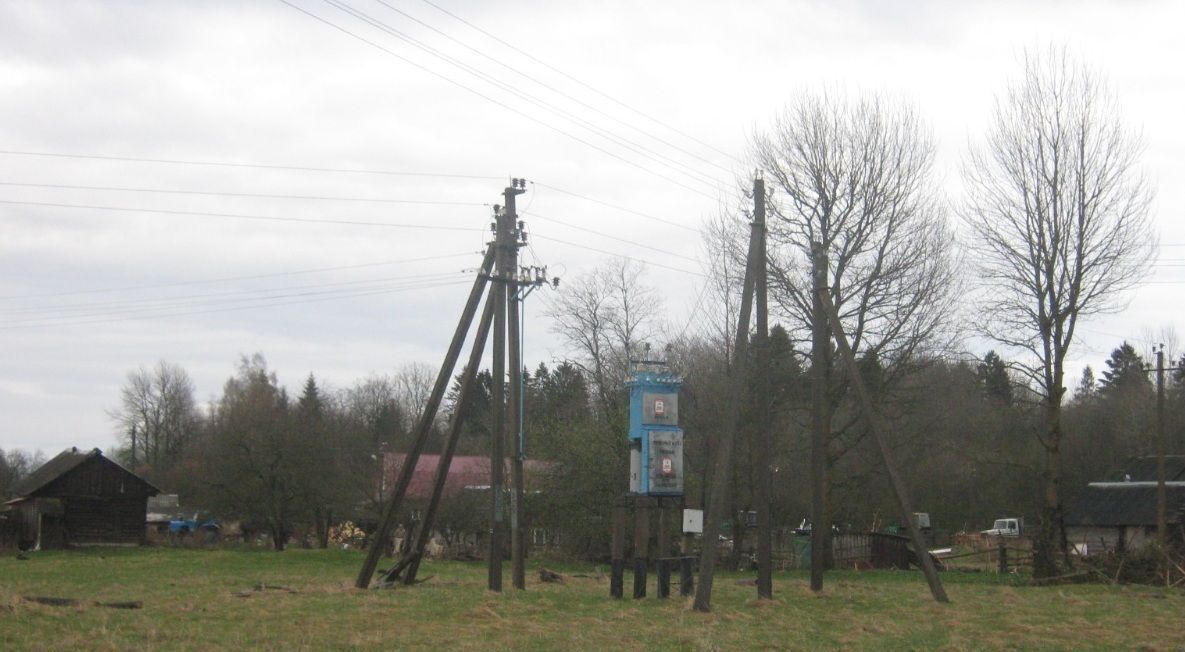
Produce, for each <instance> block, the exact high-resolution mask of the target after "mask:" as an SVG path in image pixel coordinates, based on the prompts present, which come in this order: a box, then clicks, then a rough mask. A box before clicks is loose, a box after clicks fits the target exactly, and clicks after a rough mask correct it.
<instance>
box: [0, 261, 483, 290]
mask: <svg viewBox="0 0 1185 652" xmlns="http://www.w3.org/2000/svg"><path fill="white" fill-rule="evenodd" d="M472 255H473V253H472V252H464V253H457V254H442V255H439V256H423V257H420V258H404V259H402V260H385V261H379V262H374V263H358V264H356V265H337V266H334V267H314V268H310V269H296V270H292V271H288V272H273V273H270V274H252V275H249V276H224V277H221V278H213V279H206V280H200V281H179V282H176V283H159V284H155V285H132V286H123V287H115V288H97V289H91V290H71V291H69V292H54V293H47V294H25V295H15V296H7V297H0V300H5V301H8V300H14V299H41V298H49V297H64V296H73V295H79V294H101V293H105V292H128V291H133V290H155V289H159V288H171V287H180V286H186V285H205V284H210V283H226V282H230V281H250V280H256V279H262V278H275V277H279V276H295V275H297V274H315V273H319V272H337V271H342V270H347V269H362V268H365V267H380V266H383V265H400V264H403V263H419V262H424V261H428V260H442V259H445V258H460V257H461V256H472Z"/></svg>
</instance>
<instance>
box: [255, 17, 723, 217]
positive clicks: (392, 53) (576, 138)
mask: <svg viewBox="0 0 1185 652" xmlns="http://www.w3.org/2000/svg"><path fill="white" fill-rule="evenodd" d="M276 1H277V2H280V3H282V4H284V5H287V6H288V7H291V8H292V9H294V10H296V11H298V12H300V13H302V14H305V15H306V16H308V17H310V18H312V19H314V20H316V21H318V22H320V23H323V24H325V25H327V26H329V27H331V28H333V29H335V30H337V31H339V32H341V33H343V34H345V35H347V36H349V37H351V38H354V39H357V40H359V41H361V42H363V43H366V44H367V45H370V46H371V47H374V48H376V49H378V50H380V51H382V52H385V53H387V54H389V55H390V56H393V57H395V58H397V59H399V60H400V61H403V62H404V63H407V64H408V65H411V66H414V67H416V68H419V69H420V70H423V71H424V72H427V73H428V74H430V75H433V76H435V77H438V78H440V79H441V80H443V81H445V82H448V83H449V84H452V85H454V86H456V87H458V88H460V89H462V90H464V91H466V92H469V93H472V94H474V95H476V96H478V97H480V98H482V99H484V100H486V101H488V102H491V103H493V104H495V105H497V106H500V107H502V108H504V109H506V110H508V111H510V112H512V113H515V114H517V115H519V116H522V117H524V118H526V119H527V120H530V121H531V122H534V123H536V124H538V125H540V126H543V127H545V128H547V129H550V130H551V131H554V132H556V133H558V134H560V135H562V136H565V137H567V138H570V139H572V140H574V141H576V142H578V143H581V144H582V145H585V146H587V147H590V148H592V149H595V150H597V151H599V152H601V153H602V154H605V155H606V156H609V157H611V158H614V159H617V160H618V161H621V162H622V163H625V164H626V165H629V166H631V167H635V168H637V169H639V170H642V171H643V172H646V173H647V174H650V175H653V176H655V177H658V178H660V179H663V180H664V181H667V182H669V183H672V184H674V185H677V186H679V187H681V188H683V189H685V190H689V191H691V192H694V193H696V194H699V195H703V196H704V197H706V198H708V199H715V198H714V197H713V196H712V195H710V194H708V193H706V192H704V191H702V190H700V189H698V188H694V187H692V186H689V185H687V184H685V183H682V182H680V181H678V180H675V179H672V178H670V177H668V176H666V175H664V174H661V173H659V172H656V171H654V170H651V169H650V168H647V167H646V166H644V165H641V164H639V163H637V162H636V161H631V160H629V159H627V158H625V157H623V156H621V155H619V154H616V153H614V152H611V151H609V150H607V149H605V148H603V147H601V146H599V145H597V144H595V143H591V142H589V141H588V140H585V139H583V138H581V137H579V136H577V135H575V134H572V133H569V132H567V131H564V130H563V129H561V128H559V127H556V126H555V125H553V124H551V123H548V122H544V121H543V120H540V119H539V118H536V117H534V116H532V115H530V114H528V113H526V112H524V111H521V110H519V109H516V108H514V107H513V106H511V105H509V104H507V103H505V102H502V101H500V100H497V99H494V98H493V97H490V96H489V95H487V94H485V93H482V92H481V91H479V90H476V89H473V88H470V87H469V86H466V85H465V84H462V83H461V82H458V81H456V80H454V79H451V78H450V77H448V76H447V75H444V74H442V73H439V72H437V71H435V70H432V69H431V68H428V67H427V66H424V65H422V64H420V63H417V62H415V61H413V60H411V59H408V58H407V57H405V56H403V55H401V54H399V53H397V52H395V51H394V50H391V49H389V48H386V47H384V46H382V45H379V44H378V43H375V42H374V41H372V40H370V39H368V38H366V37H364V36H361V35H359V34H355V33H354V32H351V31H350V30H348V29H346V28H344V27H342V26H340V25H337V24H336V23H334V22H332V21H330V20H328V19H326V18H322V17H321V16H318V15H317V14H314V13H312V12H310V11H308V10H306V9H304V8H303V7H299V6H297V5H295V4H293V3H291V2H289V1H288V0H276Z"/></svg>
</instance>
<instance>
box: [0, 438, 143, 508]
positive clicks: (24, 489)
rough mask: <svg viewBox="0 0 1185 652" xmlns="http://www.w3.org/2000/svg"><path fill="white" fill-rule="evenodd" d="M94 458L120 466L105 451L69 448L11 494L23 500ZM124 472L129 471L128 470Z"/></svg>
mask: <svg viewBox="0 0 1185 652" xmlns="http://www.w3.org/2000/svg"><path fill="white" fill-rule="evenodd" d="M94 457H99V458H103V459H104V460H106V461H107V463H109V464H115V465H116V466H119V465H118V464H116V463H115V462H114V461H112V460H111V459H110V458H107V457H103V451H101V450H99V449H97V448H92V449H91V450H89V451H80V450H78V449H77V448H67V449H66V450H64V451H62V452H61V453H58V454H57V456H56V457H54V458H53V459H51V460H50V461H48V462H46V463H45V464H42V465H41V466H40V467H38V468H37V470H36V471H33V472H32V473H30V474H29V475H27V476H25V477H23V478H21V480H20V482H17V483H16V484H15V485H13V487H12V491H11V493H12V495H13V496H15V497H17V498H23V497H26V496H30V495H32V494H34V493H37V491H38V490H40V489H41V488H43V487H45V486H46V485H48V484H49V483H51V482H53V481H54V480H57V479H58V478H60V477H62V476H63V475H65V474H66V473H69V472H70V471H73V470H74V469H76V468H78V467H79V466H80V465H81V464H82V463H83V462H85V461H87V460H89V459H91V458H94ZM119 468H121V469H122V468H123V467H121V466H120V467H119ZM124 470H125V471H127V469H124ZM128 473H129V474H131V475H132V476H134V477H136V478H137V479H138V480H140V481H141V482H143V483H144V484H145V485H147V486H148V487H149V488H150V489H152V490H153V491H155V492H159V491H160V490H159V489H157V488H156V487H154V486H153V485H152V484H151V483H150V482H148V481H147V480H144V479H143V478H141V477H139V476H137V475H136V474H134V473H132V472H131V471H128Z"/></svg>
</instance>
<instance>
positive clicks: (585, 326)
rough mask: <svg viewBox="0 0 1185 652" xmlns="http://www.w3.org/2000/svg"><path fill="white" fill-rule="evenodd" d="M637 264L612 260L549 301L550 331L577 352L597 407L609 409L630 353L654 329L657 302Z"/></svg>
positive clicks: (576, 362) (658, 307) (658, 311)
mask: <svg viewBox="0 0 1185 652" xmlns="http://www.w3.org/2000/svg"><path fill="white" fill-rule="evenodd" d="M642 271H643V268H642V266H641V264H639V263H637V262H635V261H632V260H630V259H628V258H617V259H613V260H610V261H609V262H608V263H606V264H605V265H604V266H602V267H599V268H597V269H595V270H593V271H592V272H589V273H588V274H585V275H583V276H580V277H578V278H577V279H576V280H575V281H573V282H571V283H568V284H566V285H565V287H564V288H562V289H561V290H560V291H559V292H558V293H557V295H556V296H555V297H554V298H552V299H551V300H550V301H549V303H548V308H547V316H548V317H550V318H551V319H552V330H553V332H555V333H556V334H557V335H559V336H560V338H561V339H562V340H563V341H564V343H565V344H566V345H567V346H568V348H569V349H570V350H571V351H572V352H574V353H575V354H576V357H575V358H574V359H573V360H572V363H573V364H574V365H576V366H577V367H578V368H579V369H580V371H581V373H582V374H584V376H585V378H587V379H588V381H589V384H590V385H591V386H592V390H593V394H594V398H595V400H596V401H597V407H598V408H599V409H600V410H603V411H604V410H609V409H610V408H611V407H612V406H614V405H615V402H614V397H615V396H617V395H619V394H621V389H622V383H624V382H625V380H626V371H627V367H628V364H629V359H630V356H631V355H638V354H640V351H639V350H637V349H638V347H639V346H640V345H641V344H642V343H644V342H646V341H647V340H649V338H651V337H652V336H654V334H655V333H656V332H657V327H658V324H657V323H656V322H657V318H658V315H659V314H660V313H661V309H662V307H661V302H660V301H659V299H658V297H657V296H656V294H655V292H654V291H653V290H652V289H650V288H649V287H647V286H646V285H645V284H644V283H643V282H642Z"/></svg>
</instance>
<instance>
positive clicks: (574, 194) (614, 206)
mask: <svg viewBox="0 0 1185 652" xmlns="http://www.w3.org/2000/svg"><path fill="white" fill-rule="evenodd" d="M532 183H534V184H535V185H536V186H539V187H540V188H547V189H548V190H554V191H555V192H558V193H562V194H565V195H570V196H572V197H576V198H578V199H583V200H585V201H589V202H592V203H594V204H600V205H601V206H604V207H606V208H612V209H614V210H618V211H621V212H623V213H629V214H630V215H636V216H638V217H644V218H646V219H648V220H654V221H656V222H661V223H663V224H666V225H668V226H673V227H675V228H679V229H683V230H685V231H691V232H693V233H699V230H698V229H696V228H694V227H690V226H687V225H686V224H680V223H678V222H675V221H672V220H668V219H666V218H662V217H658V216H657V215H651V214H649V213H642V212H640V211H636V210H634V209H632V208H626V207H625V206H618V205H617V204H611V203H609V202H606V201H601V200H600V199H595V198H593V197H589V196H588V195H582V194H580V193H578V192H572V191H571V190H564V189H563V188H557V187H555V186H551V185H548V184H545V183H540V182H532Z"/></svg>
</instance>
